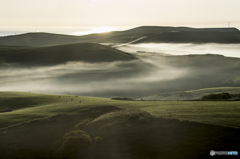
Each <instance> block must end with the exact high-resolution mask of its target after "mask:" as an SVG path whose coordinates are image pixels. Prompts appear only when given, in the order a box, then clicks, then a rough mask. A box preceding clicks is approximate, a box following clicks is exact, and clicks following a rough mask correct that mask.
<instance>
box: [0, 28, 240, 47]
mask: <svg viewBox="0 0 240 159" xmlns="http://www.w3.org/2000/svg"><path fill="white" fill-rule="evenodd" d="M143 36H147V38H145V39H143V40H140V41H138V43H143V42H152V43H154V42H170V43H171V42H179V43H191V42H193V43H209V42H216V43H240V31H239V30H238V29H236V28H189V27H169V26H140V27H136V28H133V29H129V30H125V31H113V32H108V33H99V34H90V35H84V36H70V35H60V34H50V33H27V34H21V35H12V36H5V37H0V46H31V47H38V46H49V45H63V44H69V43H128V42H130V41H133V40H136V39H138V38H141V37H143Z"/></svg>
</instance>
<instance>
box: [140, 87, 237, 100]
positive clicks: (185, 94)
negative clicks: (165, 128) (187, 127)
mask: <svg viewBox="0 0 240 159" xmlns="http://www.w3.org/2000/svg"><path fill="white" fill-rule="evenodd" d="M226 92H227V93H230V94H239V93H240V87H216V88H204V89H198V90H189V91H181V92H172V93H161V94H154V95H151V96H147V97H143V98H142V99H143V100H196V99H201V97H202V96H204V95H207V94H210V93H226Z"/></svg>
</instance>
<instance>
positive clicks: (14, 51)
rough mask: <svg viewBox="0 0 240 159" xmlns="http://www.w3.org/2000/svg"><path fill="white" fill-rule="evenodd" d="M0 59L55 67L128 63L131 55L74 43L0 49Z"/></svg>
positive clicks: (106, 47)
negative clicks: (74, 62)
mask: <svg viewBox="0 0 240 159" xmlns="http://www.w3.org/2000/svg"><path fill="white" fill-rule="evenodd" d="M0 57H2V58H4V59H5V61H6V62H7V63H9V64H11V63H18V64H23V65H55V64H61V63H66V62H68V61H84V62H111V61H130V60H134V59H136V58H135V57H134V56H133V55H131V54H128V53H125V52H122V51H119V50H116V49H113V48H111V47H108V46H104V45H100V44H93V43H76V44H66V45H57V46H48V47H33V48H28V47H0Z"/></svg>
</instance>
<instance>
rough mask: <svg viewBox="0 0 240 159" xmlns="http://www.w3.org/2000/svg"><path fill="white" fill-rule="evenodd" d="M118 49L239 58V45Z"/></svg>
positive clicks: (158, 45)
mask: <svg viewBox="0 0 240 159" xmlns="http://www.w3.org/2000/svg"><path fill="white" fill-rule="evenodd" d="M118 49H119V50H122V51H126V52H137V51H145V52H155V53H162V54H170V55H189V54H220V55H224V56H227V57H238V58H240V45H239V44H217V43H209V44H191V43H187V44H175V43H142V44H131V45H125V46H122V47H119V48H118Z"/></svg>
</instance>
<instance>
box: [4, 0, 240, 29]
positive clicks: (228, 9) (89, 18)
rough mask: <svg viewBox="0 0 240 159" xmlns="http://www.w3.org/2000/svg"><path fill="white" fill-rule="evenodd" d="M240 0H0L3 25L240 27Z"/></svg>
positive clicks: (55, 26)
mask: <svg viewBox="0 0 240 159" xmlns="http://www.w3.org/2000/svg"><path fill="white" fill-rule="evenodd" d="M239 6H240V0H0V19H1V20H0V28H34V27H38V28H40V27H41V28H71V27H72V28H77V27H86V28H87V27H92V28H96V27H109V28H115V29H119V28H127V27H129V28H131V27H137V26H142V25H156V26H190V27H227V26H228V22H229V21H230V22H231V26H232V27H237V28H240V18H239V15H240V9H239Z"/></svg>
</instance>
